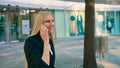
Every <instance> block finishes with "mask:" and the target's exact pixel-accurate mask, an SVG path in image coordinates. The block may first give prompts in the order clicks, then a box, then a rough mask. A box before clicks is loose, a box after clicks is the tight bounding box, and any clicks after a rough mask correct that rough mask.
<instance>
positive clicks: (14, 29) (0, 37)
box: [0, 6, 19, 42]
mask: <svg viewBox="0 0 120 68" xmlns="http://www.w3.org/2000/svg"><path fill="white" fill-rule="evenodd" d="M3 7H4V6H3ZM0 10H1V11H0V42H13V41H18V37H19V31H18V27H19V24H18V22H19V21H18V18H19V17H18V15H19V11H18V9H16V8H15V7H9V8H6V10H3V8H0Z"/></svg>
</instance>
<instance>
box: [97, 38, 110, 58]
mask: <svg viewBox="0 0 120 68" xmlns="http://www.w3.org/2000/svg"><path fill="white" fill-rule="evenodd" d="M95 40H96V41H95V42H96V45H95V49H96V51H97V52H98V53H99V57H100V60H102V58H104V57H105V55H104V54H105V53H106V52H108V38H107V36H99V37H96V38H95Z"/></svg>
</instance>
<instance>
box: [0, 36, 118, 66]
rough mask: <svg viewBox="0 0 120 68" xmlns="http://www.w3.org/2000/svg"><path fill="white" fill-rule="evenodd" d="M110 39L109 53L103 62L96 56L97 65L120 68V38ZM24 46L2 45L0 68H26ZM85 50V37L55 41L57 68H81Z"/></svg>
mask: <svg viewBox="0 0 120 68" xmlns="http://www.w3.org/2000/svg"><path fill="white" fill-rule="evenodd" d="M108 39H109V40H108V52H107V53H105V58H103V59H102V61H100V60H99V59H100V58H99V56H98V55H96V59H97V63H98V64H102V65H103V66H104V67H105V68H120V36H109V38H108ZM23 45H24V42H18V43H11V44H0V68H25V65H24V53H23ZM83 48H84V41H83V37H71V38H61V39H57V40H55V49H56V65H55V66H56V68H80V66H82V64H83ZM81 68H82V67H81Z"/></svg>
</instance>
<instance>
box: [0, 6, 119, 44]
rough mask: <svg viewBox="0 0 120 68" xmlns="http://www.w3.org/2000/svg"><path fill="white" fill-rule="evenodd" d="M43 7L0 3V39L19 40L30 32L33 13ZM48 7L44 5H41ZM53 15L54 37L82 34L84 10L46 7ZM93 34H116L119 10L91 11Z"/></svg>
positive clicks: (6, 40) (117, 33)
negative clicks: (50, 8)
mask: <svg viewBox="0 0 120 68" xmlns="http://www.w3.org/2000/svg"><path fill="white" fill-rule="evenodd" d="M41 10H43V9H33V8H22V7H19V6H10V5H7V6H5V5H1V6H0V42H1V43H2V42H14V41H23V40H25V39H26V38H27V37H28V36H29V35H30V33H31V30H32V27H33V24H34V19H35V16H36V13H37V12H38V11H41ZM44 10H48V9H44ZM49 11H51V12H52V13H53V15H54V17H55V32H54V37H55V38H64V37H71V36H84V32H85V31H84V30H85V27H84V25H85V11H84V10H56V9H53V10H49ZM95 30H96V32H95V33H96V35H101V34H110V35H120V11H114V10H110V11H96V12H95Z"/></svg>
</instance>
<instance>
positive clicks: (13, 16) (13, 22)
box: [8, 8, 19, 42]
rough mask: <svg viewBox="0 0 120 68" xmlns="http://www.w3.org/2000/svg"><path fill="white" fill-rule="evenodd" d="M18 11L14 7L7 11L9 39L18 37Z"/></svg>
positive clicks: (15, 39)
mask: <svg viewBox="0 0 120 68" xmlns="http://www.w3.org/2000/svg"><path fill="white" fill-rule="evenodd" d="M18 15H19V12H18V10H17V9H16V8H11V9H10V11H9V12H8V16H9V23H10V25H9V26H10V41H11V42H12V41H18V39H19V31H18V30H19V29H18V27H19V22H18Z"/></svg>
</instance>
